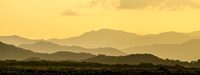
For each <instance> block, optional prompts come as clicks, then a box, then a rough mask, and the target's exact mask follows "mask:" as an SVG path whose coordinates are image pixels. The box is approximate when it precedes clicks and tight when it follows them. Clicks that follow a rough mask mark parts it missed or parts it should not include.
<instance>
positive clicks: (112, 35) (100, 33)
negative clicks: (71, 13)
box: [0, 29, 200, 49]
mask: <svg viewBox="0 0 200 75" xmlns="http://www.w3.org/2000/svg"><path fill="white" fill-rule="evenodd" d="M191 39H200V31H195V32H191V33H179V32H173V31H171V32H163V33H160V34H148V35H137V34H135V33H131V32H124V31H120V30H111V29H101V30H97V31H90V32H86V33H84V34H82V35H80V36H76V37H70V38H66V39H49V40H31V39H27V38H23V37H20V36H16V35H14V36H0V41H2V42H4V43H7V44H13V45H15V46H19V45H21V44H33V43H36V42H39V41H47V42H52V43H55V44H59V45H67V46H81V47H85V48H98V47H113V48H117V49H124V48H128V47H134V46H142V45H152V44H180V43H183V42H186V41H189V40H191Z"/></svg>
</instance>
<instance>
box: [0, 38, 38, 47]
mask: <svg viewBox="0 0 200 75" xmlns="http://www.w3.org/2000/svg"><path fill="white" fill-rule="evenodd" d="M0 41H1V42H4V43H7V44H12V45H15V46H18V45H21V44H32V43H35V42H37V41H41V40H31V39H27V38H23V37H20V36H17V35H13V36H0Z"/></svg>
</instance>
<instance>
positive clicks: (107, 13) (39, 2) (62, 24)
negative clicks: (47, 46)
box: [0, 0, 200, 39]
mask: <svg viewBox="0 0 200 75" xmlns="http://www.w3.org/2000/svg"><path fill="white" fill-rule="evenodd" d="M102 28H109V29H115V30H123V31H127V32H133V33H138V34H149V33H160V32H166V31H177V32H192V31H199V30H200V1H199V0H0V36H6V35H19V36H23V37H27V38H32V39H49V38H67V37H72V36H78V35H81V34H82V33H84V32H88V31H91V30H98V29H102Z"/></svg>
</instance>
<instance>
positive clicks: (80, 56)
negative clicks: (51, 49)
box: [0, 42, 189, 66]
mask: <svg viewBox="0 0 200 75" xmlns="http://www.w3.org/2000/svg"><path fill="white" fill-rule="evenodd" d="M0 60H20V61H41V60H52V61H66V60H70V61H85V62H96V63H103V64H140V63H152V64H163V65H177V64H178V65H182V66H189V63H188V62H182V61H179V60H169V59H166V60H164V59H161V58H158V57H157V56H154V55H151V54H131V55H127V56H106V55H98V56H95V55H92V54H88V53H73V52H66V51H63V52H62V51H60V52H55V53H51V54H47V53H35V52H32V51H30V50H26V49H22V48H18V47H15V46H14V45H8V44H5V43H2V42H0Z"/></svg>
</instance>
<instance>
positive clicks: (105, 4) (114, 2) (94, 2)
mask: <svg viewBox="0 0 200 75" xmlns="http://www.w3.org/2000/svg"><path fill="white" fill-rule="evenodd" d="M119 2H120V0H90V1H89V6H90V7H102V8H107V9H109V8H111V9H112V8H116V7H117V6H118V5H119Z"/></svg>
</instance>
